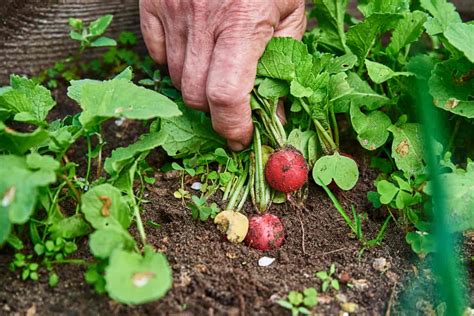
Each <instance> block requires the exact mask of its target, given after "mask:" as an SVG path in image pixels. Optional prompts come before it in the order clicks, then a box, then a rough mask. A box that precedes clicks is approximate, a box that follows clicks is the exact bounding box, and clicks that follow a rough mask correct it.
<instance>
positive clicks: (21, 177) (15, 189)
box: [0, 154, 56, 244]
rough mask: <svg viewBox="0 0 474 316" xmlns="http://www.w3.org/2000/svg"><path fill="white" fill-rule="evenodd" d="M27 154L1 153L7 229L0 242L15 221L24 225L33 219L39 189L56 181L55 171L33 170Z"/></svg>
mask: <svg viewBox="0 0 474 316" xmlns="http://www.w3.org/2000/svg"><path fill="white" fill-rule="evenodd" d="M35 155H37V154H35ZM27 157H28V156H27ZM27 157H18V156H13V155H3V156H0V214H2V215H1V216H0V227H2V228H4V229H5V233H2V234H0V237H2V238H1V239H0V244H2V243H3V242H4V241H5V239H6V238H7V237H8V235H7V233H6V232H7V231H9V230H10V224H11V223H13V224H23V223H25V222H26V221H27V220H28V219H29V217H30V215H31V214H32V213H33V210H34V207H35V205H36V201H37V199H38V195H39V189H40V188H41V187H44V186H46V185H48V184H50V183H53V182H55V181H56V174H55V172H54V170H51V169H48V168H45V169H39V170H35V171H33V170H30V169H29V168H28V164H27Z"/></svg>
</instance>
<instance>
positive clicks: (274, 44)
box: [257, 37, 312, 81]
mask: <svg viewBox="0 0 474 316" xmlns="http://www.w3.org/2000/svg"><path fill="white" fill-rule="evenodd" d="M308 60H309V63H310V67H311V66H312V64H311V55H309V53H308V49H307V47H306V45H305V44H304V43H302V42H300V41H297V40H294V39H292V38H288V37H276V38H273V39H271V40H270V42H269V43H268V45H267V48H266V49H265V52H264V53H263V55H262V57H261V58H260V60H259V62H258V65H257V75H258V76H262V77H270V78H273V79H280V80H285V81H291V80H293V79H295V78H296V76H297V73H296V68H297V67H301V64H303V65H305V66H306V64H307V63H308ZM307 70H308V69H307Z"/></svg>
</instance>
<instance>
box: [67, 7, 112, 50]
mask: <svg viewBox="0 0 474 316" xmlns="http://www.w3.org/2000/svg"><path fill="white" fill-rule="evenodd" d="M112 18H113V16H112V15H104V16H102V17H100V18H98V19H97V20H95V21H92V22H91V23H90V24H89V25H88V26H87V27H86V26H85V25H84V22H83V21H82V20H81V19H75V18H70V19H69V25H70V26H71V28H72V30H71V32H70V33H69V35H70V37H71V39H73V40H75V41H79V43H80V45H81V46H80V49H81V51H83V50H84V49H86V48H88V47H104V46H116V45H117V42H116V41H115V40H114V39H112V38H110V37H106V36H102V35H103V34H104V33H105V31H106V30H107V28H108V27H109V25H110V23H111V22H112Z"/></svg>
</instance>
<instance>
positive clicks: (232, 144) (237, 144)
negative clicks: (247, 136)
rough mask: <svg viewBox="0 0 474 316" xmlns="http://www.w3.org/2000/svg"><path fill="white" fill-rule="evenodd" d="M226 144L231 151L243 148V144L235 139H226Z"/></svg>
mask: <svg viewBox="0 0 474 316" xmlns="http://www.w3.org/2000/svg"><path fill="white" fill-rule="evenodd" d="M227 145H229V148H230V149H231V150H233V151H241V150H244V149H245V146H244V144H242V143H240V142H237V141H235V140H229V141H227Z"/></svg>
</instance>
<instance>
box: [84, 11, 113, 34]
mask: <svg viewBox="0 0 474 316" xmlns="http://www.w3.org/2000/svg"><path fill="white" fill-rule="evenodd" d="M112 19H113V16H112V15H111V14H107V15H104V16H101V17H100V18H98V19H97V20H95V21H93V22H91V24H90V25H89V32H90V33H91V35H93V36H99V35H102V34H103V33H104V32H105V31H106V30H107V28H108V27H109V25H110V23H111V22H112Z"/></svg>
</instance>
